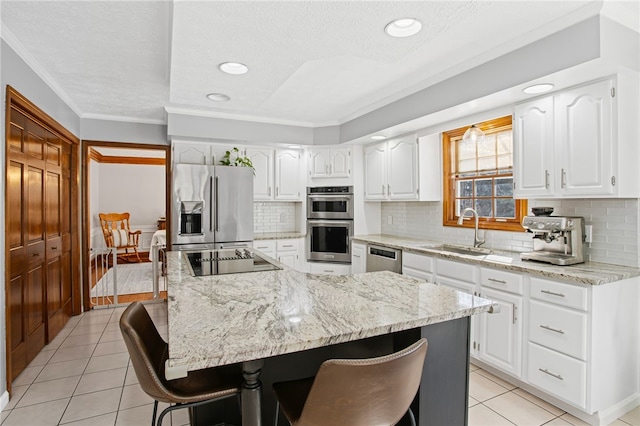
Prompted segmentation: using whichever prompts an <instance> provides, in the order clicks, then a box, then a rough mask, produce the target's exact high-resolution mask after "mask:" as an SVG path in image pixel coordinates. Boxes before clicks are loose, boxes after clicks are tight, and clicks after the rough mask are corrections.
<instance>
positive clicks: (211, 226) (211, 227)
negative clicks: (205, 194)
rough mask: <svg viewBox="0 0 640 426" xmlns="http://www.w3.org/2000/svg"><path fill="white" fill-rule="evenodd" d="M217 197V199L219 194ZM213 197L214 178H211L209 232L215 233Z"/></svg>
mask: <svg viewBox="0 0 640 426" xmlns="http://www.w3.org/2000/svg"><path fill="white" fill-rule="evenodd" d="M215 196H216V197H217V196H218V194H215ZM213 197H214V195H213V176H211V177H210V178H209V231H213ZM216 208H217V206H216Z"/></svg>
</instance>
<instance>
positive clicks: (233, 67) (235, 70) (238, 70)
mask: <svg viewBox="0 0 640 426" xmlns="http://www.w3.org/2000/svg"><path fill="white" fill-rule="evenodd" d="M218 68H220V71H222V72H226V73H227V74H234V75H239V74H244V73H246V72H247V71H249V68H247V66H246V65H245V64H241V63H240V62H223V63H221V64H220V65H218Z"/></svg>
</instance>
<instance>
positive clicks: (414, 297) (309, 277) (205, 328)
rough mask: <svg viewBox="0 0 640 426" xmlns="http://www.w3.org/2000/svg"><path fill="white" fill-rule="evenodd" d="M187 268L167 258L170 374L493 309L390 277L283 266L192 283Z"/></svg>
mask: <svg viewBox="0 0 640 426" xmlns="http://www.w3.org/2000/svg"><path fill="white" fill-rule="evenodd" d="M186 263H187V262H186V260H184V258H183V257H182V256H181V253H180V252H167V271H168V274H167V282H168V295H169V297H168V311H169V313H168V315H169V317H168V322H169V331H168V335H169V360H168V363H167V370H168V371H169V370H171V371H182V372H183V373H184V374H186V370H189V371H190V370H196V369H201V368H207V367H214V366H218V365H224V364H231V363H236V362H241V361H249V360H254V359H262V358H266V357H269V356H274V355H280V354H284V353H290V352H296V351H301V350H306V349H312V348H317V347H322V346H327V345H332V344H335V343H342V342H347V341H352V340H357V339H362V338H366V337H372V336H378V335H383V334H387V333H391V332H395V331H400V330H406V329H411V328H417V327H422V326H425V325H429V324H433V323H438V322H444V321H448V320H453V319H457V318H462V317H467V316H470V315H474V314H478V313H481V312H487V311H488V310H489V309H490V307H491V304H492V302H491V301H490V300H487V299H483V298H480V297H476V296H473V295H468V294H465V293H461V292H458V291H455V290H450V289H448V288H446V287H443V286H436V285H432V284H429V283H425V282H423V281H421V280H416V279H414V278H410V277H406V276H402V275H398V274H395V273H393V272H387V271H384V272H370V273H365V274H353V275H343V276H336V275H319V274H307V273H302V272H298V271H295V270H293V269H290V268H287V267H286V266H284V265H280V266H282V267H283V269H282V270H279V271H268V272H252V273H243V274H229V275H218V276H207V277H194V276H191V274H190V273H189V272H188V268H187V266H186ZM185 369H186V370H185Z"/></svg>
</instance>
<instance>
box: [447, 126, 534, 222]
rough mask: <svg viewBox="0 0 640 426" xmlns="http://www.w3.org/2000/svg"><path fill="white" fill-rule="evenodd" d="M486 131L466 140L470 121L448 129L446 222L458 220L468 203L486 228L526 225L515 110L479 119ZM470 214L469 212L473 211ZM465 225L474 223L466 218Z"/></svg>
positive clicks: (525, 207) (483, 129)
mask: <svg viewBox="0 0 640 426" xmlns="http://www.w3.org/2000/svg"><path fill="white" fill-rule="evenodd" d="M477 126H478V127H479V128H480V129H482V131H483V132H484V133H485V137H484V139H482V140H479V141H477V142H472V141H464V142H463V141H462V135H464V132H465V131H466V130H467V129H468V128H469V126H466V127H462V128H459V129H455V130H450V131H448V132H444V133H443V134H442V142H443V146H444V150H443V152H444V156H443V157H444V167H443V169H444V179H443V182H444V185H445V186H444V203H443V225H444V226H458V217H459V216H460V213H461V212H462V211H463V210H464V209H465V208H467V207H471V208H473V209H475V210H476V211H477V212H478V216H480V225H479V227H480V228H483V229H496V230H503V231H522V230H523V228H522V226H521V223H522V218H523V217H524V215H525V214H526V211H527V201H526V200H516V199H514V198H513V132H512V130H511V116H507V117H501V118H497V119H495V120H490V121H486V122H484V123H480V124H477ZM467 216H469V215H467ZM463 226H473V223H472V221H465V224H464V225H463Z"/></svg>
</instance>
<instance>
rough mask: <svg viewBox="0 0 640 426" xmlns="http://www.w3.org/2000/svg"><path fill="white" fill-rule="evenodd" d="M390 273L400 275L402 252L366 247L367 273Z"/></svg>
mask: <svg viewBox="0 0 640 426" xmlns="http://www.w3.org/2000/svg"><path fill="white" fill-rule="evenodd" d="M375 271H391V272H397V273H398V274H401V273H402V250H397V249H392V248H388V247H380V246H375V245H372V244H369V245H368V246H367V272H375Z"/></svg>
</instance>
